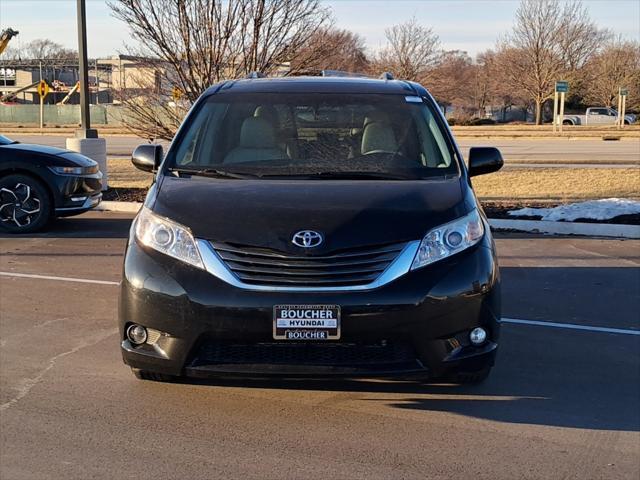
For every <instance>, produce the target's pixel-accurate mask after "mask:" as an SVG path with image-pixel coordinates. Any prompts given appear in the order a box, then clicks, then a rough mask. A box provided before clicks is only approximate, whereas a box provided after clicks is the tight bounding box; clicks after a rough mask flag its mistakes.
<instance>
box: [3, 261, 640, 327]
mask: <svg viewBox="0 0 640 480" xmlns="http://www.w3.org/2000/svg"><path fill="white" fill-rule="evenodd" d="M0 276H2V277H19V278H35V279H39V280H55V281H59V282H76V283H93V284H97V285H120V282H111V281H108V280H91V279H87V278H73V277H54V276H51V275H35V274H32V273H15V272H0ZM501 323H511V324H515V325H533V326H536V327H551V328H565V329H569V330H586V331H589V332H601V333H616V334H620V335H640V330H631V329H625V328H609V327H595V326H590V325H577V324H575V323H557V322H546V321H543V320H523V319H521V318H502V320H501Z"/></svg>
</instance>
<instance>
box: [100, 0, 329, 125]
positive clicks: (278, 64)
mask: <svg viewBox="0 0 640 480" xmlns="http://www.w3.org/2000/svg"><path fill="white" fill-rule="evenodd" d="M109 5H110V7H111V9H112V12H113V14H114V16H115V17H116V18H118V19H120V20H122V21H124V22H126V23H127V24H128V25H129V27H130V30H131V35H132V37H133V39H135V40H137V42H138V44H139V45H141V46H142V47H139V48H138V49H131V50H130V53H132V54H135V55H136V56H138V57H140V58H148V59H151V60H150V61H149V68H151V69H156V71H157V72H159V74H160V82H159V83H160V85H156V86H155V88H154V89H153V90H152V89H149V91H147V92H145V95H144V97H146V98H141V96H140V95H137V96H136V97H135V98H130V96H129V95H123V97H122V98H123V102H124V103H125V105H126V107H127V108H128V110H129V111H128V115H129V117H130V123H131V124H132V125H131V126H132V127H133V128H134V129H135V130H136V131H138V132H146V131H148V129H150V128H155V129H157V131H158V132H159V134H160V136H162V137H163V138H171V137H172V136H173V134H174V132H175V129H176V124H177V122H176V121H175V120H176V119H175V118H173V120H172V119H171V118H172V117H169V118H165V116H163V115H154V110H157V109H161V110H162V111H163V112H164V111H166V110H167V109H169V111H175V112H177V113H175V112H174V114H173V117H176V116H177V117H180V116H181V115H182V112H181V110H184V109H186V108H188V106H189V105H190V104H191V103H192V102H194V101H195V100H196V99H197V98H198V97H199V96H200V94H201V93H202V92H203V91H204V90H205V89H206V88H207V87H209V86H210V85H213V84H215V83H217V82H219V81H221V80H226V79H230V78H238V77H244V76H246V75H247V74H248V73H249V72H252V71H259V72H262V73H264V74H271V73H274V72H276V71H278V70H279V69H281V70H284V71H288V67H287V65H288V64H289V63H290V62H293V61H294V60H295V59H296V58H297V56H298V54H299V52H300V51H301V50H302V49H303V47H304V46H305V45H307V43H308V42H309V39H310V38H312V37H313V36H314V35H315V34H316V33H317V32H318V31H319V30H320V29H321V28H323V27H325V26H326V25H327V24H328V23H329V21H330V16H329V12H328V10H327V9H326V8H324V7H322V6H321V5H320V2H319V0H269V1H267V0H224V1H223V0H171V1H168V0H166V1H157V0H112V1H111V2H110V3H109ZM302 63H303V62H302ZM174 91H178V92H180V97H181V99H180V105H181V106H182V107H181V108H174V107H173V106H170V107H167V104H168V99H169V97H170V94H171V92H174ZM149 119H154V120H155V122H154V124H152V125H149V124H148V121H149Z"/></svg>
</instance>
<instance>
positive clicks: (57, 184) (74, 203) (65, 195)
mask: <svg viewBox="0 0 640 480" xmlns="http://www.w3.org/2000/svg"><path fill="white" fill-rule="evenodd" d="M50 184H51V185H52V187H53V189H54V200H55V214H56V216H57V217H66V216H71V215H78V214H80V213H83V212H86V211H88V210H90V209H92V208H94V207H95V206H96V205H98V204H99V203H100V201H101V200H102V173H100V172H98V173H95V174H91V175H57V174H52V175H51V183H50Z"/></svg>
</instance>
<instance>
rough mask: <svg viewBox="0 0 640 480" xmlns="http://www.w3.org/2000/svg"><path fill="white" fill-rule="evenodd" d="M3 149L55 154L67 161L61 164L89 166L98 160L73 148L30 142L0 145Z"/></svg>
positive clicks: (24, 152)
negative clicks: (67, 148)
mask: <svg viewBox="0 0 640 480" xmlns="http://www.w3.org/2000/svg"><path fill="white" fill-rule="evenodd" d="M0 149H2V150H5V151H6V150H11V151H15V152H23V155H24V154H28V153H35V154H39V155H53V156H56V157H61V158H63V159H64V160H66V161H62V162H61V163H60V164H61V165H63V164H64V165H78V166H80V167H89V166H93V165H95V164H96V162H95V161H94V160H92V159H90V158H89V157H85V156H84V155H82V154H80V153H78V152H73V151H71V150H65V149H64V148H58V147H50V146H48V145H35V144H29V143H11V144H9V145H0Z"/></svg>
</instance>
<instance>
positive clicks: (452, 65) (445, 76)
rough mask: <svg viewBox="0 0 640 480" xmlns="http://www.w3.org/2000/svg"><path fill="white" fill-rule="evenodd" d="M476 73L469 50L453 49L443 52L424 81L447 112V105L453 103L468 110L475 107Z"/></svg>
mask: <svg viewBox="0 0 640 480" xmlns="http://www.w3.org/2000/svg"><path fill="white" fill-rule="evenodd" d="M474 73H475V72H474V65H473V62H472V60H471V57H469V55H467V52H462V51H460V50H451V51H447V52H443V53H442V55H441V56H440V58H439V61H438V63H437V64H436V65H434V66H433V67H432V68H431V69H430V71H429V73H428V75H426V77H428V78H426V79H425V80H423V81H424V82H425V86H426V87H427V88H428V89H429V91H430V92H431V94H432V95H433V96H434V98H435V99H436V100H437V101H438V103H439V104H440V105H441V106H442V107H443V109H444V112H445V114H446V109H447V107H449V106H452V105H454V106H457V107H459V108H462V109H463V110H464V111H465V112H466V111H467V110H473V109H474V106H473V105H474V103H475V102H474V99H473V92H472V90H473V87H472V81H473V77H474Z"/></svg>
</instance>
